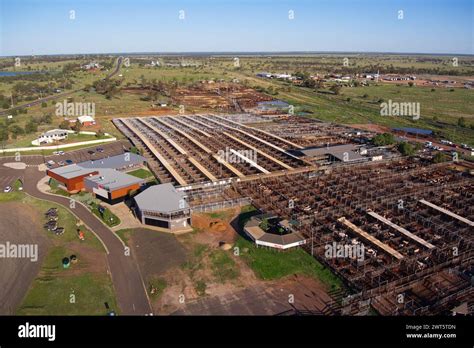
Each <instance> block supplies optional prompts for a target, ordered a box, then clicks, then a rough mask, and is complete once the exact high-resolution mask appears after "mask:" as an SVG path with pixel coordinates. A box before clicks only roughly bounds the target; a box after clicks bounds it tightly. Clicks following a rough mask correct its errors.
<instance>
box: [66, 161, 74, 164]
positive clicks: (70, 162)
mask: <svg viewBox="0 0 474 348" xmlns="http://www.w3.org/2000/svg"><path fill="white" fill-rule="evenodd" d="M64 162H66V164H73V163H74V162H73V161H72V160H65V161H64Z"/></svg>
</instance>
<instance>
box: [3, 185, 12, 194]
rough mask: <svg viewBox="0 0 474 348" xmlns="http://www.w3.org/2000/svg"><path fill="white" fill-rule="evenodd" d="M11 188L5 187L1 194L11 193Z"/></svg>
mask: <svg viewBox="0 0 474 348" xmlns="http://www.w3.org/2000/svg"><path fill="white" fill-rule="evenodd" d="M12 190H13V188H12V187H11V186H7V187H5V188H4V189H3V192H5V193H8V192H12Z"/></svg>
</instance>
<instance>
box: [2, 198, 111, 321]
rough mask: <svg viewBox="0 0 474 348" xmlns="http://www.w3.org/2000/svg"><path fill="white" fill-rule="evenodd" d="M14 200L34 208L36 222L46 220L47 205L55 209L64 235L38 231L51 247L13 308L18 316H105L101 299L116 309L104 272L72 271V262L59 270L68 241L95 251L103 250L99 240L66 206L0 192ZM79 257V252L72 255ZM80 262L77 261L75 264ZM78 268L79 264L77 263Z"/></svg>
mask: <svg viewBox="0 0 474 348" xmlns="http://www.w3.org/2000/svg"><path fill="white" fill-rule="evenodd" d="M10 201H16V202H20V203H22V204H25V206H28V207H31V209H35V210H36V211H37V214H38V217H39V220H40V224H42V223H44V222H46V221H47V219H46V218H45V217H44V215H43V214H44V212H46V210H48V209H49V208H51V207H56V208H58V226H60V227H64V228H65V231H64V234H62V235H60V236H56V235H55V234H54V233H52V232H49V231H46V230H43V229H42V230H41V231H40V232H41V233H45V234H46V235H47V236H48V238H50V239H51V241H52V243H53V246H52V247H51V249H50V251H49V253H48V255H47V257H46V259H45V261H44V263H43V264H42V266H41V270H40V273H39V274H38V276H37V277H36V279H35V280H34V281H33V283H32V284H31V286H30V289H29V290H28V293H27V295H26V298H25V299H24V300H23V302H22V304H21V306H20V308H19V309H18V310H17V314H19V315H105V314H106V313H105V308H104V302H108V303H109V305H110V306H111V308H113V309H115V310H116V309H117V305H116V300H115V294H114V291H113V286H112V281H111V279H110V277H109V276H108V275H107V274H106V273H105V272H104V273H94V274H93V275H92V274H88V273H86V272H72V270H75V269H76V268H77V266H76V265H72V266H71V268H69V269H63V268H62V265H61V260H62V258H64V257H65V256H70V255H71V254H73V251H72V250H71V249H70V248H69V247H68V245H70V244H71V243H81V244H83V245H84V246H85V247H86V248H88V249H90V250H91V251H92V250H93V251H95V252H100V253H102V252H105V250H104V248H103V246H102V244H101V243H100V241H99V240H98V239H97V238H96V237H95V235H94V234H93V233H92V232H90V231H89V230H88V229H87V228H86V227H85V226H83V225H80V224H78V220H77V219H76V217H75V216H74V215H73V214H71V213H70V212H69V211H68V210H67V209H65V208H63V207H62V206H60V205H57V204H55V203H50V202H47V201H43V200H39V199H36V198H33V197H31V196H28V195H27V194H25V193H24V192H20V191H13V192H11V193H2V194H0V208H1V203H2V202H10ZM77 229H80V230H81V231H83V232H84V235H85V240H84V241H80V240H79V238H78V237H77ZM76 255H77V256H78V258H79V259H80V257H81V255H80V254H76ZM78 265H80V263H79V264H78ZM79 267H80V266H79ZM71 294H74V295H75V297H76V302H75V303H70V302H69V299H70V295H71Z"/></svg>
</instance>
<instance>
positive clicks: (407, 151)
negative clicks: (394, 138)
mask: <svg viewBox="0 0 474 348" xmlns="http://www.w3.org/2000/svg"><path fill="white" fill-rule="evenodd" d="M398 151H400V153H401V154H402V155H403V156H413V155H414V154H415V149H414V147H413V146H412V145H411V144H410V143H407V142H406V141H404V142H401V143H400V144H398Z"/></svg>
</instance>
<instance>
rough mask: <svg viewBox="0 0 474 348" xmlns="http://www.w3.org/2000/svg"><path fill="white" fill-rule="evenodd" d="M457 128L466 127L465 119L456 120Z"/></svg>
mask: <svg viewBox="0 0 474 348" xmlns="http://www.w3.org/2000/svg"><path fill="white" fill-rule="evenodd" d="M458 126H459V127H463V128H464V127H466V119H465V118H464V117H459V118H458Z"/></svg>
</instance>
